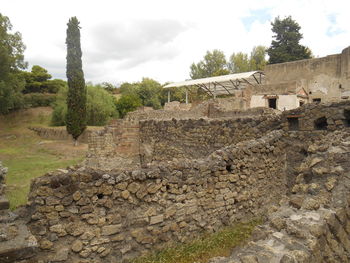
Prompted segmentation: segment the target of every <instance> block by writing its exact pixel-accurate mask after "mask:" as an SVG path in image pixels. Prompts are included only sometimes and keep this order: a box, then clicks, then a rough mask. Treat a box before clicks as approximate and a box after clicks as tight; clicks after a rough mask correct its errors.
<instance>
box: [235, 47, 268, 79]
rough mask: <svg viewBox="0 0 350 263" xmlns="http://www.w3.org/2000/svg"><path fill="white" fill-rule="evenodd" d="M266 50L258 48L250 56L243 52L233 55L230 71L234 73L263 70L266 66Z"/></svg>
mask: <svg viewBox="0 0 350 263" xmlns="http://www.w3.org/2000/svg"><path fill="white" fill-rule="evenodd" d="M265 54H266V48H265V47H264V46H256V47H254V48H253V50H252V52H251V53H250V56H248V54H246V53H243V52H238V53H233V54H232V55H231V57H230V61H229V69H230V71H231V72H232V73H240V72H248V71H254V70H263V69H264V67H265V65H266V59H265Z"/></svg>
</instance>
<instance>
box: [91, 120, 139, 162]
mask: <svg viewBox="0 0 350 263" xmlns="http://www.w3.org/2000/svg"><path fill="white" fill-rule="evenodd" d="M85 165H86V166H89V167H102V168H103V169H111V168H119V169H122V168H127V167H130V166H136V167H137V166H139V165H140V139H139V122H138V121H129V120H114V121H113V122H111V124H110V125H109V126H106V127H105V128H104V129H103V130H100V131H97V132H94V133H91V134H89V149H88V154H87V156H86V160H85Z"/></svg>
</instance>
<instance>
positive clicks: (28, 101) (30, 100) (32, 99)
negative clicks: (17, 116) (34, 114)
mask: <svg viewBox="0 0 350 263" xmlns="http://www.w3.org/2000/svg"><path fill="white" fill-rule="evenodd" d="M55 100H56V95H55V94H48V93H28V94H25V95H24V104H25V107H27V108H34V107H45V106H51V105H52V104H53V103H54V102H55Z"/></svg>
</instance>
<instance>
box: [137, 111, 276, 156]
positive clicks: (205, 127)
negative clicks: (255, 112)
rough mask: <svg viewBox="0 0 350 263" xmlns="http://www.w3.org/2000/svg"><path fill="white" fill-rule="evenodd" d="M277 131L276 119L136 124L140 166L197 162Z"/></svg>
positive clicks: (202, 120) (201, 120)
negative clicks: (176, 161) (222, 150)
mask: <svg viewBox="0 0 350 263" xmlns="http://www.w3.org/2000/svg"><path fill="white" fill-rule="evenodd" d="M280 128H281V122H280V119H279V116H277V115H276V116H269V117H267V116H262V117H255V118H249V117H248V118H237V119H233V118H230V119H188V120H175V119H174V120H172V121H163V120H148V121H141V122H140V143H141V152H140V154H141V160H142V163H149V162H152V161H160V160H172V159H173V158H201V157H204V156H207V155H208V154H210V153H212V152H213V151H215V150H217V149H220V148H222V147H224V146H228V145H231V144H236V143H238V142H241V141H245V140H250V139H253V138H259V137H261V136H263V135H264V134H266V133H267V132H268V131H271V130H278V129H280Z"/></svg>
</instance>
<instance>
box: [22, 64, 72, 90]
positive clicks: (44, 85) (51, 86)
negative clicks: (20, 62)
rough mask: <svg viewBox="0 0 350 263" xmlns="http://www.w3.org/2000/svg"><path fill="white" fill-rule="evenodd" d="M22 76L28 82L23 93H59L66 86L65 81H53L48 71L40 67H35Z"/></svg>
mask: <svg viewBox="0 0 350 263" xmlns="http://www.w3.org/2000/svg"><path fill="white" fill-rule="evenodd" d="M22 74H23V76H24V79H25V81H26V84H25V88H24V90H23V93H33V92H36V93H57V92H58V90H59V89H60V87H62V86H65V85H66V81H64V80H61V79H53V80H52V79H51V77H52V76H51V75H50V74H49V73H48V72H47V70H46V69H44V68H43V67H40V66H38V65H34V66H33V67H32V70H31V72H28V71H24V72H23V73H22Z"/></svg>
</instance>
